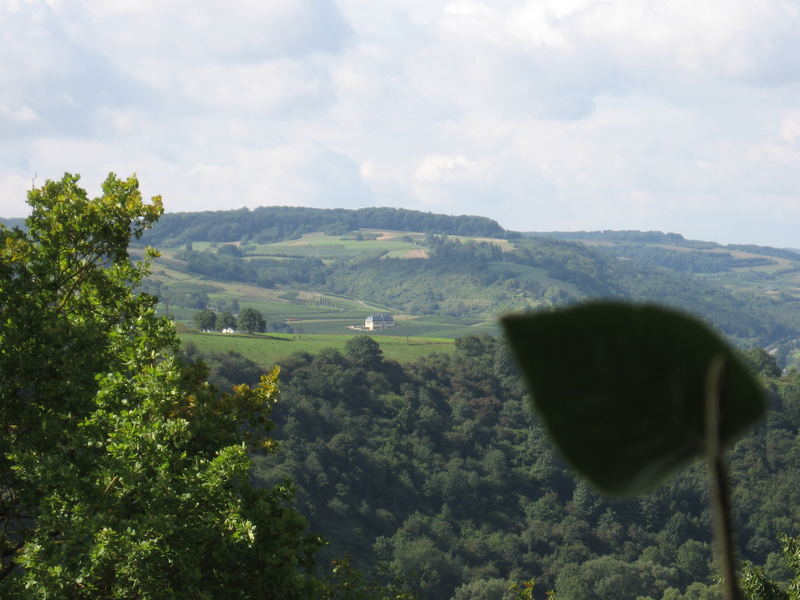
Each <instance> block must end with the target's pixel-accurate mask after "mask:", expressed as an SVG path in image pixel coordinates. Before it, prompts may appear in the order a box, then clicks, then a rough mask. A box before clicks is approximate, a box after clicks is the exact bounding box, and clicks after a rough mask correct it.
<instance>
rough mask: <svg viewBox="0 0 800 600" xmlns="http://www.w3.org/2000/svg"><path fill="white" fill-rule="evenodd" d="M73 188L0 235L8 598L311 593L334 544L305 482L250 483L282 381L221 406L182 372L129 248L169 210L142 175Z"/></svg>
mask: <svg viewBox="0 0 800 600" xmlns="http://www.w3.org/2000/svg"><path fill="white" fill-rule="evenodd" d="M77 181H78V178H77V177H75V176H72V175H68V174H67V175H65V176H64V178H63V179H62V180H61V181H58V182H47V183H46V184H45V185H44V187H43V188H42V189H41V190H34V191H32V192H31V193H30V194H29V202H30V204H31V206H32V214H31V217H30V218H29V219H28V221H27V224H28V227H29V229H28V231H27V232H23V231H21V230H10V231H9V230H7V229H0V297H2V302H0V407H2V409H0V478H2V482H3V493H2V495H0V503H2V506H0V520H1V521H2V523H0V525H2V527H0V532H2V533H1V534H0V535H2V537H1V538H0V545H1V546H0V550H2V560H3V562H2V570H1V571H0V595H2V596H3V597H4V598H6V597H9V598H24V599H29V598H42V599H44V598H76V599H79V598H86V599H89V598H92V599H94V598H142V599H144V598H186V599H189V598H192V599H194V598H204V599H211V598H245V597H262V598H308V597H310V596H313V595H314V590H315V589H316V586H317V582H316V580H315V579H314V578H313V577H312V575H311V573H312V569H313V564H314V553H315V552H316V550H317V549H318V547H319V546H320V542H319V540H318V539H317V538H316V537H313V536H309V535H307V534H305V533H304V530H305V528H306V523H305V521H304V519H303V518H302V517H300V516H299V515H298V514H297V513H296V512H295V511H294V510H293V509H291V508H289V506H288V504H289V502H290V500H291V488H290V487H289V486H288V485H287V484H285V483H282V484H277V485H275V486H271V487H269V488H263V489H259V488H255V487H253V486H252V485H251V484H250V466H251V459H250V457H249V453H250V452H252V451H254V450H255V449H257V448H260V449H262V450H270V449H271V448H273V447H274V442H273V441H271V440H270V439H269V438H268V437H267V434H268V433H269V431H270V430H271V428H272V423H271V421H270V420H269V418H268V417H269V413H270V411H271V408H272V405H273V404H274V402H275V401H276V399H277V371H275V372H273V373H271V374H268V375H266V376H264V377H262V379H261V382H260V383H259V385H258V386H257V387H256V388H254V389H251V388H249V387H247V386H240V387H237V388H235V389H234V391H233V393H232V394H226V395H220V394H218V393H216V391H215V390H214V389H213V388H211V387H209V386H208V385H207V384H205V383H204V382H203V369H202V368H200V367H192V368H189V367H188V366H182V365H181V363H180V361H178V360H177V359H176V350H177V347H178V344H177V338H176V336H175V332H174V329H173V328H172V325H171V323H170V322H169V321H167V320H165V319H159V318H157V317H156V315H155V312H154V309H153V305H154V299H153V298H152V297H150V296H147V295H142V294H136V293H134V292H133V291H132V289H133V288H134V286H135V285H136V284H137V283H138V282H139V281H141V278H142V276H143V275H144V274H145V272H146V269H147V265H146V264H135V263H133V262H132V261H131V260H130V259H129V257H128V253H127V246H128V241H129V237H130V236H133V237H135V238H138V237H139V236H141V234H142V232H143V231H144V229H145V228H146V227H148V226H150V225H151V224H152V223H153V222H154V221H155V219H156V218H158V216H159V215H160V213H161V203H160V200H159V199H157V198H156V199H154V201H153V202H152V203H151V204H146V203H144V202H143V201H142V199H141V195H140V194H139V191H138V183H137V181H136V179H135V178H130V179H128V180H119V179H117V178H116V177H115V176H113V175H110V176H109V177H108V179H107V180H106V181H105V183H104V184H103V195H102V196H101V197H99V198H96V199H92V200H90V199H89V198H88V197H87V196H86V193H85V192H84V191H83V190H82V189H81V188H79V187H78V186H77ZM150 255H153V253H152V252H150ZM276 558H277V559H276ZM18 566H22V567H24V568H18ZM243 573H246V574H247V576H246V577H243V576H242V574H243Z"/></svg>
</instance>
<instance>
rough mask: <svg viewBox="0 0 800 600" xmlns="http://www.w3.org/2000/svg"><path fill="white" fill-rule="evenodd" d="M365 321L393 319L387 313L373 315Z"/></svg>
mask: <svg viewBox="0 0 800 600" xmlns="http://www.w3.org/2000/svg"><path fill="white" fill-rule="evenodd" d="M367 319H368V320H372V321H394V317H392V315H390V314H389V313H374V314H371V315H370V316H368V317H367Z"/></svg>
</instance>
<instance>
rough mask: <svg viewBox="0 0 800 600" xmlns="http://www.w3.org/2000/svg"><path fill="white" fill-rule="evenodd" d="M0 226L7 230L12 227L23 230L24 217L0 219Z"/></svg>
mask: <svg viewBox="0 0 800 600" xmlns="http://www.w3.org/2000/svg"><path fill="white" fill-rule="evenodd" d="M0 224H2V225H5V226H6V227H8V228H9V229H11V228H13V227H19V228H21V229H25V219H24V217H16V218H11V219H7V218H4V217H0Z"/></svg>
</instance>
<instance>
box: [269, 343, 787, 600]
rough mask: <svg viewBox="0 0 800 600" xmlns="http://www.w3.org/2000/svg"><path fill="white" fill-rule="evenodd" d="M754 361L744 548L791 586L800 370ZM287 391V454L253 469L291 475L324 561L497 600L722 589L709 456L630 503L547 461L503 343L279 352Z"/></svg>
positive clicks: (742, 481) (740, 454)
mask: <svg viewBox="0 0 800 600" xmlns="http://www.w3.org/2000/svg"><path fill="white" fill-rule="evenodd" d="M746 358H747V359H748V360H749V362H750V363H751V364H752V365H754V366H759V367H760V368H761V370H762V375H763V377H764V378H765V381H766V382H767V386H768V388H769V390H770V397H771V402H772V412H771V413H770V416H769V422H768V423H767V424H765V425H763V426H761V427H760V428H759V429H758V430H756V431H755V432H753V433H751V434H750V435H748V436H747V437H745V438H744V439H743V440H742V441H741V442H740V443H739V444H737V446H736V447H735V448H734V449H733V450H732V451H731V453H730V455H729V458H730V469H731V473H732V479H733V497H734V498H735V499H736V501H735V510H736V519H737V527H738V534H739V540H740V546H741V548H742V552H743V556H744V558H746V559H749V560H752V561H754V562H756V563H758V564H766V565H767V567H766V568H767V571H768V573H769V574H770V575H771V576H772V577H774V578H776V579H778V580H785V579H786V577H787V576H788V571H786V569H785V567H784V566H783V565H782V563H781V561H780V560H779V557H778V553H779V546H780V544H779V540H778V537H779V535H780V534H782V533H785V534H789V535H797V534H798V533H800V528H798V525H800V480H798V473H800V452H798V448H797V445H796V443H795V439H796V437H797V435H798V431H800V378H798V375H797V374H796V373H794V374H792V375H790V376H786V377H783V378H776V377H775V375H776V374H777V373H779V369H778V368H777V366H776V364H775V362H774V360H773V359H772V358H771V357H770V356H769V355H767V354H766V353H765V352H763V351H761V350H755V351H750V352H748V353H747V355H746ZM576 368H577V367H576ZM281 391H282V402H281V403H280V404H279V405H278V407H277V408H276V413H275V417H276V419H277V421H278V423H279V428H278V430H277V432H278V436H279V437H280V438H281V439H282V443H281V452H280V453H279V454H278V455H277V456H276V457H273V458H263V459H259V460H258V462H257V471H256V472H257V477H258V479H259V480H260V481H262V482H263V483H264V484H265V485H269V484H274V483H275V482H279V481H281V480H283V479H284V478H285V477H290V478H291V479H292V480H293V481H294V482H295V484H296V486H297V492H298V496H297V497H298V508H299V509H300V511H301V512H302V513H304V514H305V515H307V516H308V517H309V519H310V522H311V528H312V530H314V531H316V532H319V533H321V534H322V535H324V537H325V538H326V539H327V540H329V541H330V543H331V547H330V551H331V552H332V553H334V554H336V553H341V552H343V551H344V550H347V551H349V552H350V553H351V554H352V557H353V560H354V562H355V563H356V564H358V565H359V566H361V567H363V568H365V569H367V570H373V569H376V570H379V571H381V572H384V573H388V574H391V575H392V576H395V577H398V578H400V579H401V580H403V581H405V582H406V584H407V586H408V589H409V591H412V592H413V593H414V595H415V597H418V598H424V599H430V600H438V599H442V600H446V599H449V598H458V599H475V598H498V599H499V598H505V597H506V596H503V595H502V591H503V590H505V589H506V587H507V586H508V585H509V584H510V583H511V582H513V581H521V580H526V579H529V578H531V577H534V578H535V579H536V580H537V582H538V583H537V586H536V592H537V594H536V596H535V597H536V598H544V592H545V591H546V590H547V589H548V588H555V589H556V591H557V592H558V597H559V598H568V599H570V600H589V599H592V600H594V599H596V598H615V599H616V600H635V599H637V598H640V599H651V600H661V599H670V600H686V599H693V600H701V599H704V600H712V599H716V598H718V597H719V596H718V592H717V591H716V590H715V585H714V580H713V578H712V571H713V569H712V566H711V561H712V551H711V545H710V529H711V525H710V519H709V513H708V509H707V483H706V476H705V469H704V466H703V465H701V464H698V465H696V466H695V467H693V468H691V469H689V470H688V471H685V472H683V473H682V474H680V475H679V476H677V477H676V478H675V479H673V480H672V482H671V483H669V484H668V485H666V486H664V487H661V488H659V489H658V490H657V491H655V492H653V493H651V494H649V495H646V496H641V497H639V498H636V499H633V500H628V501H624V502H620V501H611V500H608V499H606V498H603V497H600V496H598V495H597V494H596V493H595V492H594V491H592V489H590V488H589V487H587V486H586V485H585V484H584V483H583V482H582V481H580V480H576V479H575V478H574V477H573V475H572V474H571V472H570V470H569V469H568V468H567V467H566V466H565V465H564V463H563V462H562V461H561V459H560V458H559V457H558V456H557V455H556V454H554V451H553V449H552V447H551V445H550V442H549V441H548V439H547V436H546V435H545V432H544V429H543V427H542V426H541V424H540V423H539V421H538V419H537V417H536V416H535V415H534V414H532V413H531V412H530V411H529V410H528V407H527V406H526V398H525V395H524V391H523V388H522V386H521V384H520V380H519V378H518V376H517V374H516V372H515V369H514V367H513V364H512V360H511V358H510V355H509V353H508V350H507V349H506V347H505V346H504V345H503V344H502V343H501V342H500V341H498V340H496V339H494V338H491V337H488V336H483V337H467V338H462V339H460V340H458V341H457V344H456V352H455V353H454V355H453V356H452V357H450V356H445V355H431V356H429V357H426V358H424V359H421V360H419V361H417V362H415V363H412V364H408V365H400V364H398V363H395V362H393V361H389V360H386V359H385V358H384V357H383V356H382V354H381V351H380V348H379V346H378V345H377V344H376V343H375V342H374V341H373V340H371V339H370V338H369V337H358V338H353V339H352V340H351V341H350V342H349V343H348V344H347V347H346V350H345V352H343V353H340V352H338V351H336V350H333V349H329V350H325V351H322V352H320V353H319V354H317V355H316V356H312V355H309V354H305V353H300V354H296V355H294V356H292V357H291V358H289V359H287V360H286V361H285V362H284V363H283V365H282V373H281Z"/></svg>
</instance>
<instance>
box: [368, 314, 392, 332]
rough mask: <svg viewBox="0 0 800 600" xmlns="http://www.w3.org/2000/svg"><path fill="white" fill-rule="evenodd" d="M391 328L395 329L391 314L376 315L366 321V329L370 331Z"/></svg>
mask: <svg viewBox="0 0 800 600" xmlns="http://www.w3.org/2000/svg"><path fill="white" fill-rule="evenodd" d="M389 327H394V317H392V315H390V314H389V313H375V314H372V315H370V316H368V317H367V318H366V319H364V329H368V330H369V331H375V330H376V329H389Z"/></svg>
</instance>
